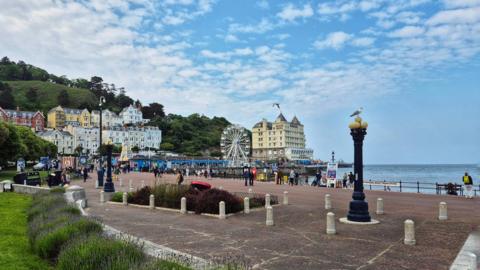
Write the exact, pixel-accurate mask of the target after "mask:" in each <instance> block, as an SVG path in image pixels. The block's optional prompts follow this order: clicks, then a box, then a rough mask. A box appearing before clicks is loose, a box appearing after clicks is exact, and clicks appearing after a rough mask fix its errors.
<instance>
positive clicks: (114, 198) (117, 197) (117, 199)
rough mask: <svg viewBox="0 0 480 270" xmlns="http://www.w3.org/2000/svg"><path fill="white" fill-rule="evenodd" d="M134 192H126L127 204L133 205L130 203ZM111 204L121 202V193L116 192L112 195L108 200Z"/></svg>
mask: <svg viewBox="0 0 480 270" xmlns="http://www.w3.org/2000/svg"><path fill="white" fill-rule="evenodd" d="M134 193H135V192H127V202H128V203H133V202H132V196H133V194H134ZM110 201H112V202H120V203H121V202H123V192H120V191H117V192H115V193H114V194H113V196H112V198H111V199H110Z"/></svg>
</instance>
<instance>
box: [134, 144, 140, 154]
mask: <svg viewBox="0 0 480 270" xmlns="http://www.w3.org/2000/svg"><path fill="white" fill-rule="evenodd" d="M138 151H140V148H138V146H136V145H135V146H134V147H132V152H134V153H138Z"/></svg>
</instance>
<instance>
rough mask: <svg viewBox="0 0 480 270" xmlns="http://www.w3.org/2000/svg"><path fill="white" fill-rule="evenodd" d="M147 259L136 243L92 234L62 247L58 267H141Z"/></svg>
mask: <svg viewBox="0 0 480 270" xmlns="http://www.w3.org/2000/svg"><path fill="white" fill-rule="evenodd" d="M145 260H146V255H145V254H144V253H143V251H142V249H141V248H140V247H138V246H137V245H135V244H134V243H131V242H127V241H121V240H115V239H110V238H104V237H101V236H99V235H90V236H88V237H83V238H80V239H77V240H76V241H73V242H71V243H70V244H68V245H66V246H65V247H64V248H63V249H62V251H61V252H60V255H59V257H58V265H57V269H59V270H77V269H82V270H97V269H98V270H102V269H118V270H123V269H125V270H128V269H139V266H140V264H141V263H142V262H143V261H145ZM158 269H163V268H158Z"/></svg>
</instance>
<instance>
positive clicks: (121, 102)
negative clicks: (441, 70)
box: [115, 94, 133, 108]
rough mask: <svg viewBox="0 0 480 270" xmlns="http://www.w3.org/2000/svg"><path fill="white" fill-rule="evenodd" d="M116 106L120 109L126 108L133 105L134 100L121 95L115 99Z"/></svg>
mask: <svg viewBox="0 0 480 270" xmlns="http://www.w3.org/2000/svg"><path fill="white" fill-rule="evenodd" d="M115 104H116V105H117V106H118V107H119V108H125V107H128V106H130V105H132V104H133V99H131V98H130V97H129V96H126V95H124V94H119V95H117V97H116V98H115Z"/></svg>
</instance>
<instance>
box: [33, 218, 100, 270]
mask: <svg viewBox="0 0 480 270" xmlns="http://www.w3.org/2000/svg"><path fill="white" fill-rule="evenodd" d="M101 231H102V226H101V225H100V224H98V223H97V222H94V221H92V220H87V219H80V220H77V221H74V222H72V223H68V224H66V225H65V226H61V227H58V228H55V229H54V230H51V231H50V230H46V231H44V232H42V233H41V234H40V235H38V237H37V238H36V239H35V241H34V242H33V250H34V251H35V253H37V254H38V255H39V256H40V257H42V258H45V259H50V260H53V259H55V258H56V257H57V255H58V253H59V252H60V249H61V247H62V246H63V245H64V244H66V243H67V242H68V241H69V240H71V239H73V238H75V237H77V236H79V235H82V234H90V233H100V232H101Z"/></svg>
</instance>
